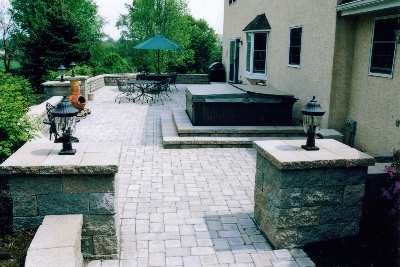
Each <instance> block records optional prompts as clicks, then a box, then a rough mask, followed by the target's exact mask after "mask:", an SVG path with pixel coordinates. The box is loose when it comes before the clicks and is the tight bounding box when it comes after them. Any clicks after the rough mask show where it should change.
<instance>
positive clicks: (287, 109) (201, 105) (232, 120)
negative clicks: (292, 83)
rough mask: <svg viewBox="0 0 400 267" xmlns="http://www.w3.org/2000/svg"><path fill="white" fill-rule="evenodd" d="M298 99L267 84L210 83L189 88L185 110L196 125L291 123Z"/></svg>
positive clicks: (279, 124)
mask: <svg viewBox="0 0 400 267" xmlns="http://www.w3.org/2000/svg"><path fill="white" fill-rule="evenodd" d="M260 88H261V89H260ZM254 89H255V91H247V90H254ZM296 101H297V99H296V98H295V97H294V96H292V95H287V94H285V93H284V92H281V91H279V90H276V89H273V88H271V87H266V86H263V87H261V86H259V87H252V86H247V88H243V89H242V88H238V87H237V86H236V87H234V86H232V85H229V84H211V85H208V86H207V85H202V86H198V87H196V86H191V87H190V88H188V89H187V90H186V112H187V114H188V115H189V118H190V120H191V121H192V124H193V125H195V126H292V125H293V121H292V109H293V105H294V103H295V102H296Z"/></svg>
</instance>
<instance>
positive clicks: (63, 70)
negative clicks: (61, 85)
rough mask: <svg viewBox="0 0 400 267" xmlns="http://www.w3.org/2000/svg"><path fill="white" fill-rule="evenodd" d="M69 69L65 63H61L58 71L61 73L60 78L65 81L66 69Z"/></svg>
mask: <svg viewBox="0 0 400 267" xmlns="http://www.w3.org/2000/svg"><path fill="white" fill-rule="evenodd" d="M66 70H67V68H65V66H64V65H60V66H59V67H58V71H59V72H60V73H61V78H60V80H61V81H62V82H63V81H64V74H65V71H66Z"/></svg>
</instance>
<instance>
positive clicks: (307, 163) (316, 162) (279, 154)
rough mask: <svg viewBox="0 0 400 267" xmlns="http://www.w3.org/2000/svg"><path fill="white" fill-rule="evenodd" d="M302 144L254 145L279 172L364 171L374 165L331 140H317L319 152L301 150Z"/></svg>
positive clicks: (366, 155)
mask: <svg viewBox="0 0 400 267" xmlns="http://www.w3.org/2000/svg"><path fill="white" fill-rule="evenodd" d="M305 143H306V141H305V140H270V141H257V142H255V148H256V149H257V151H258V153H260V154H261V155H262V156H263V157H264V158H266V159H267V160H269V161H270V162H271V163H272V164H273V165H274V166H275V167H277V168H278V169H281V170H301V169H318V168H349V167H366V166H372V165H374V164H375V159H374V158H373V157H371V156H370V155H368V154H366V153H363V152H361V151H358V150H357V149H354V148H351V147H349V146H347V145H345V144H343V143H340V142H338V141H336V140H333V139H319V140H316V145H317V146H318V147H319V148H320V150H319V151H306V150H304V149H302V148H301V146H302V145H304V144H305Z"/></svg>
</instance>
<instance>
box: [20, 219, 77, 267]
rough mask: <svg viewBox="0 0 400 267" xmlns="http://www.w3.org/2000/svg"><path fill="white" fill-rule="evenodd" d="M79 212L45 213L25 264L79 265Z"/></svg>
mask: <svg viewBox="0 0 400 267" xmlns="http://www.w3.org/2000/svg"><path fill="white" fill-rule="evenodd" d="M82 225H83V216H82V215H50V216H46V217H45V218H44V220H43V223H42V225H41V226H40V227H39V229H38V230H37V232H36V234H35V237H34V238H33V240H32V243H31V245H30V246H29V249H28V253H27V256H26V261H25V267H39V266H46V267H81V266H83V257H82V253H81V234H82Z"/></svg>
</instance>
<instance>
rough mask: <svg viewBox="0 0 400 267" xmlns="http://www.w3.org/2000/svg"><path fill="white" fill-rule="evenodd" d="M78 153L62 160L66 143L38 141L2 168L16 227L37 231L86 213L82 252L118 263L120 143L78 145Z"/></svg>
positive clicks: (86, 255)
mask: <svg viewBox="0 0 400 267" xmlns="http://www.w3.org/2000/svg"><path fill="white" fill-rule="evenodd" d="M74 147H75V148H76V149H77V151H78V152H77V154H76V155H74V156H59V155H58V151H59V150H60V148H61V144H54V143H51V142H48V141H44V140H36V141H34V142H30V143H27V144H25V145H24V146H23V147H22V148H21V149H19V150H18V151H17V152H16V153H15V154H13V155H12V156H11V157H10V158H9V159H8V160H7V161H5V162H4V163H3V164H2V165H0V175H1V176H2V177H5V178H6V179H7V180H8V184H9V188H10V193H11V197H12V200H13V227H14V229H16V230H22V229H34V228H37V227H38V226H39V225H40V224H41V223H42V221H43V218H44V216H46V215H65V214H83V218H84V221H83V230H82V253H83V254H84V256H85V257H86V258H115V257H116V255H117V253H118V247H117V237H116V229H115V222H114V216H115V214H116V207H115V203H116V201H115V181H114V179H115V174H116V173H117V171H118V162H119V156H120V150H121V145H120V144H111V143H110V144H104V143H102V144H74Z"/></svg>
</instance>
